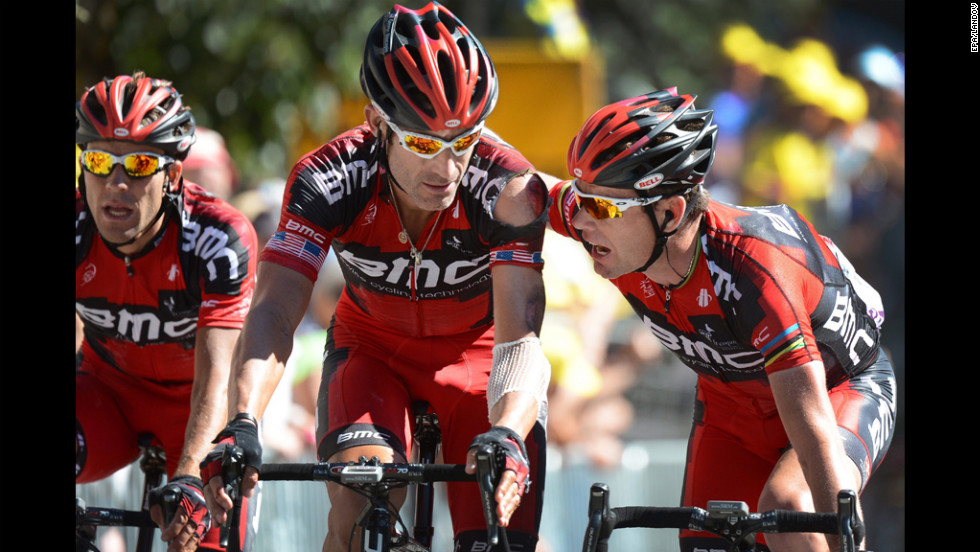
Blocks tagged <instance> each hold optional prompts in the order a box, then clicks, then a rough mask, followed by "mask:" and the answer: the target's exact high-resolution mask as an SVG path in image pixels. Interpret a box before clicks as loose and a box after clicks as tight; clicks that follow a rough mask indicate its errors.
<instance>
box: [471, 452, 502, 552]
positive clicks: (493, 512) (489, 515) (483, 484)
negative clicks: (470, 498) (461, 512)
mask: <svg viewBox="0 0 980 552" xmlns="http://www.w3.org/2000/svg"><path fill="white" fill-rule="evenodd" d="M497 477H498V476H497V467H496V464H495V462H494V453H493V447H492V446H491V445H483V446H480V447H478V448H477V449H476V482H477V485H478V486H479V487H480V503H481V504H482V505H483V517H484V518H485V519H486V521H487V542H489V543H490V544H491V545H492V546H496V545H497V543H498V542H500V524H499V520H498V519H497V500H496V499H495V498H494V496H493V495H494V485H495V482H496V481H497Z"/></svg>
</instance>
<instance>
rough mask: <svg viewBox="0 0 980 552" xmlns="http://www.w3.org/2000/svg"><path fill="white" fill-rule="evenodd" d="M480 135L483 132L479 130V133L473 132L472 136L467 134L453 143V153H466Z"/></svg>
mask: <svg viewBox="0 0 980 552" xmlns="http://www.w3.org/2000/svg"><path fill="white" fill-rule="evenodd" d="M482 133H483V130H482V129H481V130H480V131H477V132H474V133H473V134H468V135H466V136H463V137H462V138H460V139H459V140H456V141H455V142H453V151H455V152H456V153H462V152H464V151H466V150H467V149H469V148H470V146H472V145H473V144H475V143H476V142H477V140H479V139H480V134H482Z"/></svg>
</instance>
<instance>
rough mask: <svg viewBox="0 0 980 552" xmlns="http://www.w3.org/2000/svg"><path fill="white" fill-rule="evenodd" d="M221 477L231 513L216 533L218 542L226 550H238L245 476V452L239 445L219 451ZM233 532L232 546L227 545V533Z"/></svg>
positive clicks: (239, 547) (239, 546)
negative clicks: (242, 489) (230, 505)
mask: <svg viewBox="0 0 980 552" xmlns="http://www.w3.org/2000/svg"><path fill="white" fill-rule="evenodd" d="M221 477H222V479H224V482H225V493H227V494H228V497H229V498H231V501H232V504H233V506H232V509H231V515H229V516H228V517H227V518H226V519H225V523H224V525H222V526H221V530H220V532H219V533H218V544H219V545H220V546H221V547H222V548H224V549H226V550H228V551H235V552H238V551H240V550H241V543H240V542H239V538H238V526H239V524H240V523H239V521H240V519H241V510H242V492H241V488H242V480H243V479H244V477H245V452H244V451H243V450H242V448H241V447H239V446H236V445H228V446H226V447H225V450H224V451H223V452H222V453H221ZM230 534H234V536H235V539H234V541H233V545H234V546H233V547H231V548H230V547H229V546H228V540H229V535H230Z"/></svg>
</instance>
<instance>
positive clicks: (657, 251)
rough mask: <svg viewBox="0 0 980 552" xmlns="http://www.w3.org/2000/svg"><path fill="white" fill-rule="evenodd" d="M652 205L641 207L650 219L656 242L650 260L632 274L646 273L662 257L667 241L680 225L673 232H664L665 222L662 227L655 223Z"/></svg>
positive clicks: (655, 218)
mask: <svg viewBox="0 0 980 552" xmlns="http://www.w3.org/2000/svg"><path fill="white" fill-rule="evenodd" d="M654 205H656V203H653V204H650V205H645V206H644V207H643V211H644V212H645V213H646V214H647V216H648V217H650V223H651V224H653V233H654V234H655V235H656V240H655V241H654V243H653V251H652V252H651V253H650V258H649V259H647V262H646V264H644V265H643V266H641V267H640V268H638V269H636V270H634V271H633V272H646V270H647V269H648V268H650V267H651V266H652V265H653V263H655V262H657V259H659V258H660V256H661V255H663V252H664V249H665V248H666V247H667V240H668V239H669V238H670V237H671V236H673V235H674V234H675V233H676V232H677V229H678V228H680V225H678V226H677V228H674V230H673V231H671V232H664V226H667V222H666V221H665V222H664V224H663V225H661V224H660V223H658V222H657V217H656V214H655V213H654V209H653V206H654Z"/></svg>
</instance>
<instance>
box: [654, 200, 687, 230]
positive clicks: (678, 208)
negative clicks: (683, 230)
mask: <svg viewBox="0 0 980 552" xmlns="http://www.w3.org/2000/svg"><path fill="white" fill-rule="evenodd" d="M661 202H662V204H663V218H662V221H661V223H660V224H661V225H663V229H664V232H670V231H673V230H676V229H677V228H678V227H680V225H681V224H682V223H683V222H684V221H682V220H680V217H681V213H683V212H684V209H686V208H687V201H686V200H685V199H684V198H683V197H682V196H679V195H676V196H672V197H668V198H666V199H663V200H661Z"/></svg>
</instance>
